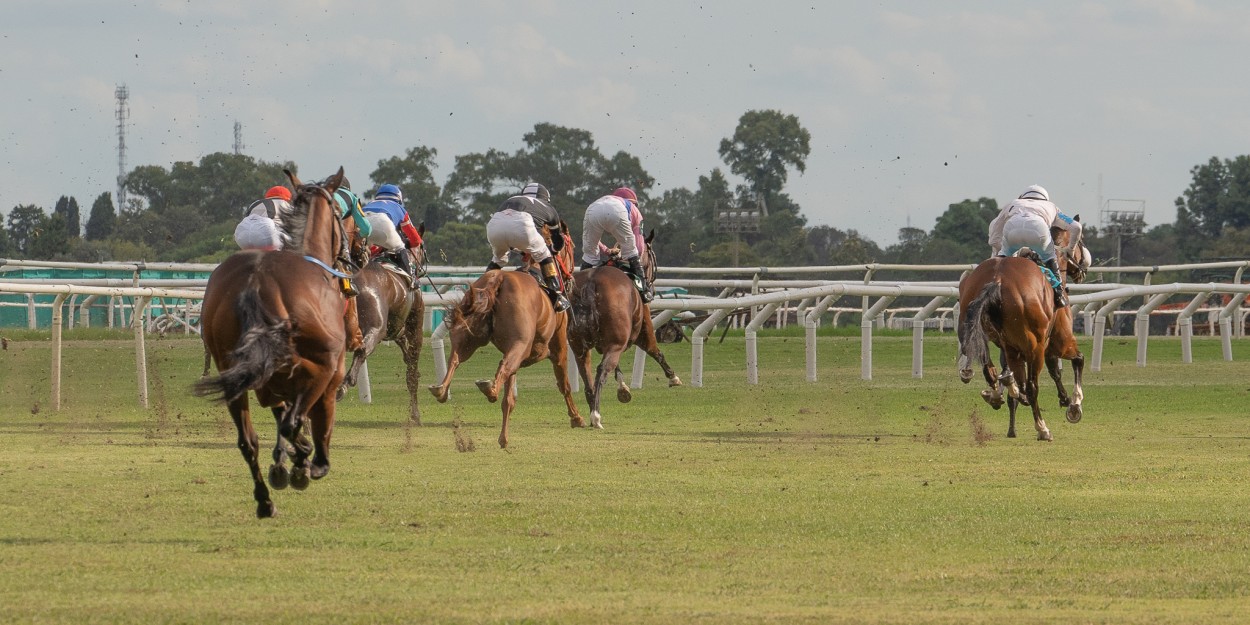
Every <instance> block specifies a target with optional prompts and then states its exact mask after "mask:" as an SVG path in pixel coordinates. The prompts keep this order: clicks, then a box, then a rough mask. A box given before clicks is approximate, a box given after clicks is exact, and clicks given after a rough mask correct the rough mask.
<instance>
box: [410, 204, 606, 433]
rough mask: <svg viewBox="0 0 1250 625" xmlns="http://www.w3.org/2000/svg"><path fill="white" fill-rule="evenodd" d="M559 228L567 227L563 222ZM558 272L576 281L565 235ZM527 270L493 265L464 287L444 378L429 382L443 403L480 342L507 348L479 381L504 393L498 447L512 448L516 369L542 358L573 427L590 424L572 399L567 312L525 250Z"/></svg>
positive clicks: (490, 394)
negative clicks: (492, 371)
mask: <svg viewBox="0 0 1250 625" xmlns="http://www.w3.org/2000/svg"><path fill="white" fill-rule="evenodd" d="M560 230H561V232H564V233H567V232H568V228H567V226H565V225H564V224H563V222H561V228H560ZM542 235H543V238H544V239H546V240H548V241H550V240H551V232H550V230H549V229H548V228H546V227H545V226H544V227H543V230H542ZM556 263H557V265H558V269H557V270H558V271H559V272H560V273H561V275H562V276H563V277H564V279H565V286H566V289H567V288H568V283H569V282H570V281H571V280H572V274H571V273H570V272H569V268H570V267H572V265H573V241H572V239H571V238H570V237H569V236H568V235H567V234H565V235H564V246H563V247H562V248H561V250H560V251H559V252H558V253H557V254H556ZM526 264H527V266H528V271H520V270H519V271H504V270H502V269H492V270H490V271H487V272H486V273H484V274H482V277H480V278H478V279H477V280H476V281H474V282H473V284H471V285H470V286H469V289H468V290H467V291H465V293H464V298H463V299H462V300H460V303H459V304H458V305H457V306H456V307H455V309H454V310H453V311H452V315H451V320H450V321H449V322H448V323H449V324H450V327H451V362H449V363H448V365H447V373H446V374H445V375H444V376H443V381H442V382H441V383H439V384H436V385H433V386H430V387H429V388H430V392H431V393H432V394H433V395H434V398H435V399H437V400H438V402H439V403H444V402H446V401H447V391H448V388H449V387H450V386H451V379H452V376H453V375H454V374H455V373H456V368H457V367H459V366H460V363H462V362H464V361H466V360H468V359H469V358H470V357H471V356H472V355H473V353H474V352H476V351H477V350H478V348H480V347H484V346H485V345H486V344H488V343H491V344H494V346H495V347H496V348H497V349H498V350H499V351H500V352H502V353H503V359H501V360H500V361H499V368H498V369H497V370H496V371H495V377H494V379H493V380H478V381H477V382H476V384H477V388H478V390H480V391H482V394H483V395H486V399H487V400H489V401H490V402H491V403H495V402H496V401H498V400H499V398H500V396H501V395H502V397H503V401H502V402H500V403H501V404H502V410H503V426H502V428H501V429H500V431H499V447H501V448H507V447H508V419H509V418H510V416H511V414H512V409H513V408H514V407H515V406H516V395H515V393H514V392H513V390H514V388H515V386H516V373H517V371H518V370H520V369H521V368H522V367H528V366H530V365H532V364H534V363H536V362H538V361H540V360H543V359H544V358H545V359H547V360H550V361H551V365H552V368H553V369H554V370H555V376H556V387H557V388H559V389H560V393H561V394H562V395H564V404H565V407H566V408H567V410H568V415H569V425H570V426H571V427H575V428H580V427H586V421H585V420H584V419H583V418H582V416H581V415H580V414H579V413H578V411H577V405H576V404H575V403H574V402H573V393H572V385H571V384H570V383H569V378H568V349H567V347H566V345H567V344H568V319H569V316H568V311H565V312H559V313H557V312H556V311H555V309H554V308H553V307H552V305H551V300H550V299H548V297H547V292H546V291H545V290H544V289H543V288H542V287H541V286H539V276H538V275H535V274H532V273H531V272H537V271H538V269H537V267H538V266H537V263H534V262H533V259H531V258H528V254H527V255H526Z"/></svg>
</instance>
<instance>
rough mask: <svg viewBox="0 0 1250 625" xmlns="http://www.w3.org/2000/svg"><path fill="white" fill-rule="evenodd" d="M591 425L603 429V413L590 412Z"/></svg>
mask: <svg viewBox="0 0 1250 625" xmlns="http://www.w3.org/2000/svg"><path fill="white" fill-rule="evenodd" d="M590 425H591V426H592V427H594V428H595V429H596V430H602V429H603V415H601V414H599V413H597V412H592V413H590Z"/></svg>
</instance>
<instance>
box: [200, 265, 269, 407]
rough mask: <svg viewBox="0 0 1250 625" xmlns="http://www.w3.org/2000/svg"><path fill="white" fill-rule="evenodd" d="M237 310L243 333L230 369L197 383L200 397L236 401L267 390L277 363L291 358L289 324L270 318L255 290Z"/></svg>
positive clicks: (232, 354) (243, 296)
mask: <svg viewBox="0 0 1250 625" xmlns="http://www.w3.org/2000/svg"><path fill="white" fill-rule="evenodd" d="M234 310H235V314H236V315H237V318H238V321H239V327H240V328H242V329H243V333H242V334H241V335H240V336H239V342H238V344H236V345H235V347H234V350H233V351H231V352H230V362H231V364H230V368H228V369H226V370H225V371H222V372H221V374H220V375H218V376H216V377H212V378H204V379H201V380H200V381H199V382H196V383H195V388H194V390H193V392H194V393H195V395H197V396H200V397H205V396H211V397H212V398H213V399H216V400H218V401H223V402H229V401H234V400H235V399H238V398H239V396H241V395H243V394H244V393H246V392H248V391H249V390H255V389H257V388H260V387H261V386H264V384H265V383H266V382H268V381H269V378H270V377H272V376H273V373H274V371H276V370H277V368H278V363H280V362H286V361H288V360H290V359H291V357H292V350H291V324H290V322H289V321H287V320H285V319H274V318H273V317H271V316H270V315H269V313H267V312H266V311H265V309H264V305H263V304H262V302H261V300H260V294H259V293H258V292H257V291H256V289H254V288H251V289H247V290H245V291H243V293H241V294H240V295H239V299H238V301H237V302H235V307H234Z"/></svg>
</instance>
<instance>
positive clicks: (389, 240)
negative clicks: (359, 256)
mask: <svg viewBox="0 0 1250 625" xmlns="http://www.w3.org/2000/svg"><path fill="white" fill-rule="evenodd" d="M365 220H366V221H368V222H369V227H370V228H371V229H372V232H370V233H369V237H368V238H366V239H365V242H366V243H368V244H369V245H376V246H378V247H380V248H382V249H384V250H386V251H388V252H393V251H395V250H397V249H400V248H402V247H403V246H404V240H403V239H401V238H399V230H397V229H395V224H393V223H391V218H390V217H387V216H386V213H365Z"/></svg>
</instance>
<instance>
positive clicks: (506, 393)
mask: <svg viewBox="0 0 1250 625" xmlns="http://www.w3.org/2000/svg"><path fill="white" fill-rule="evenodd" d="M502 386H503V401H502V402H500V409H501V410H502V412H503V425H502V426H500V428H499V448H500V449H507V448H508V419H509V418H511V417H512V409H513V408H515V407H516V393H513V392H512V391H513V389H514V388H515V387H516V374H515V373H513V374H512V375H510V376H508V377H507V378H505V379H504V381H503V384H502Z"/></svg>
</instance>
